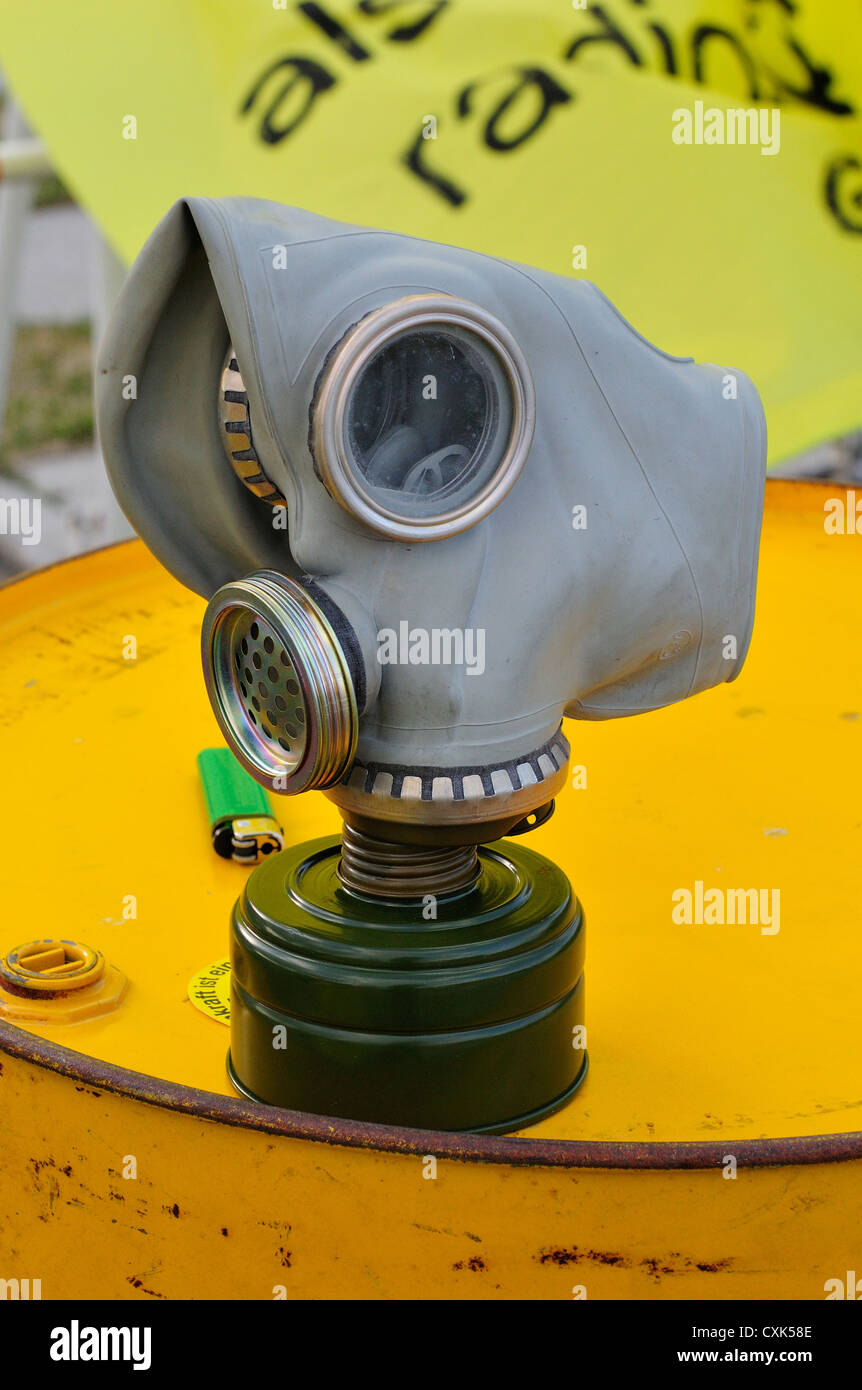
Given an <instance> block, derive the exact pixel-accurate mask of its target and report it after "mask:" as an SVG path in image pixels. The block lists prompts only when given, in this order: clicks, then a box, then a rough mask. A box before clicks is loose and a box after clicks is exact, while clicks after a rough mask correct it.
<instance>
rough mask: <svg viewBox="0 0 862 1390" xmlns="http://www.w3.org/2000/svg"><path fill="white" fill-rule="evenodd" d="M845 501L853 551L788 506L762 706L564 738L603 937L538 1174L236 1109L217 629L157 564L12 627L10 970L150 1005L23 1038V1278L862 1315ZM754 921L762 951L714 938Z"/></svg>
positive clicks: (778, 488)
mask: <svg viewBox="0 0 862 1390" xmlns="http://www.w3.org/2000/svg"><path fill="white" fill-rule="evenodd" d="M835 498H837V499H839V502H840V504H841V506H843V507H844V508H845V511H846V512H847V514H848V515H849V509H850V508H851V507H853V506H854V505H855V498H854V497H853V494H852V493H849V492H845V491H844V490H843V489H841V488H838V487H836V486H835V485H829V486H828V487H827V486H820V485H813V484H812V485H807V484H798V483H786V482H777V481H773V482H770V483H769V484H768V486H767V511H766V521H765V532H764V542H763V555H762V566H761V583H760V590H759V599H758V617H757V623H756V627H755V635H754V641H753V645H752V651H751V655H750V657H749V660H748V663H747V665H746V667H745V670H744V671H743V674H742V676H741V678H740V679H739V681H737V682H736V683H735V684H733V685H731V686H726V687H722V688H721V689H720V690H718V691H714V692H711V693H709V694H707V695H704V696H701V697H700V698H699V699H697V700H694V701H690V702H686V703H685V704H683V705H680V706H678V707H675V708H673V709H669V710H666V711H663V712H661V713H658V714H655V715H650V716H646V717H644V718H642V719H636V720H630V721H619V722H616V721H615V722H614V723H613V724H570V725H569V726H568V733H569V736H570V737H571V739H572V742H573V765H574V769H575V777H574V783H575V785H573V786H572V787H571V788H569V789H568V790H567V791H566V792H565V793H564V794H563V795H562V796H561V798H560V800H559V803H558V811H557V815H556V817H555V818H554V819H553V820H552V821H551V822H550V823H549V824H548V825H547V826H545V827H543V828H542V829H540V830H537V831H536V832H535V833H534V834H533V835H532V836H531V839H530V843H531V844H532V845H534V846H535V848H536V849H538V850H539V851H540V852H542V853H544V854H546V855H548V856H549V857H550V858H553V859H555V860H556V861H557V862H558V863H560V864H561V866H562V867H563V868H564V869H565V870H566V872H567V873H568V874H569V876H570V878H571V879H572V881H573V883H574V886H575V889H576V891H577V892H578V893H579V895H580V896H581V898H582V900H583V902H584V904H585V907H586V911H587V918H588V922H589V947H588V953H587V974H586V978H587V989H588V1029H589V1050H590V1058H591V1072H590V1076H589V1078H588V1079H587V1081H586V1083H585V1084H584V1086H583V1088H582V1089H581V1091H580V1092H579V1094H578V1095H577V1096H576V1098H575V1099H574V1100H573V1102H572V1103H571V1104H570V1105H569V1106H568V1107H567V1108H566V1109H565V1110H563V1111H562V1112H560V1113H559V1114H557V1115H555V1116H553V1117H551V1118H549V1119H547V1120H545V1121H544V1122H543V1123H541V1124H540V1125H537V1126H535V1127H534V1128H532V1129H531V1130H529V1131H526V1132H524V1134H523V1135H520V1136H515V1137H505V1138H496V1137H488V1136H480V1137H469V1136H455V1135H439V1134H431V1133H428V1132H422V1131H406V1130H399V1129H396V1128H390V1127H382V1126H377V1127H375V1126H368V1125H359V1124H352V1123H350V1122H347V1121H343V1120H339V1119H326V1118H323V1119H322V1118H319V1117H315V1116H310V1115H303V1114H295V1113H292V1112H287V1111H281V1110H274V1109H268V1108H266V1107H262V1106H255V1105H252V1104H250V1103H247V1102H246V1101H244V1100H241V1099H239V1098H237V1097H236V1096H235V1095H234V1094H233V1093H232V1091H231V1087H230V1085H229V1083H228V1082H227V1079H226V1077H225V1072H224V1056H225V1051H226V1046H227V1041H228V1031H227V1029H226V1028H225V1027H223V1025H222V1024H221V1023H219V1022H217V1021H215V1020H213V1019H211V1018H207V1017H205V1016H204V1015H203V1014H202V1013H201V1012H200V1011H199V1010H198V1009H197V1008H195V1007H194V1006H193V1005H192V1003H191V1002H190V1001H189V999H188V993H187V986H188V981H189V979H190V977H191V976H192V975H193V974H194V972H195V971H197V970H199V969H201V968H203V967H205V966H207V965H208V964H210V963H211V962H212V961H215V960H217V959H218V958H219V957H220V956H221V955H223V954H224V953H225V950H226V942H227V921H228V913H229V910H230V907H231V905H232V902H233V900H234V898H235V897H236V895H237V892H238V889H239V886H240V883H241V881H242V876H243V869H242V868H240V867H239V866H237V865H235V864H231V863H230V862H227V861H223V860H220V859H219V858H218V857H217V856H216V855H214V854H213V852H212V849H211V847H210V839H209V833H208V826H207V823H206V817H205V812H204V807H203V802H202V798H201V793H200V790H199V787H198V783H197V774H196V769H195V755H196V753H197V752H198V751H199V750H200V749H201V748H202V747H205V746H207V745H210V744H214V743H217V742H218V734H217V729H216V726H215V724H214V721H213V718H212V716H211V714H210V711H209V707H208V704H207V700H206V695H205V692H204V688H203V681H202V678H201V675H200V670H199V665H198V660H199V658H198V633H199V627H200V619H201V614H202V610H203V603H202V601H201V600H199V599H198V598H196V597H195V596H194V595H191V594H189V593H187V592H186V591H184V590H183V589H181V588H180V587H179V586H178V585H177V584H176V583H175V582H174V581H173V580H171V579H170V578H169V577H168V576H167V575H166V574H165V573H164V572H163V571H161V570H160V569H159V568H158V566H157V565H156V564H155V562H154V561H153V560H152V559H150V557H149V556H148V554H147V553H146V551H145V550H144V549H143V547H142V546H140V545H139V544H137V543H133V544H130V545H124V546H120V547H116V548H114V549H111V550H107V551H103V552H100V553H98V554H96V555H92V556H89V557H86V558H83V559H81V560H76V561H73V562H71V563H69V564H66V565H62V566H59V567H57V568H55V569H51V570H47V571H44V572H42V573H39V574H37V575H35V576H33V577H31V578H28V579H26V580H23V581H21V582H19V583H15V584H12V585H10V586H7V587H6V588H5V589H4V590H2V591H0V643H2V651H3V661H2V667H0V719H2V727H0V755H2V764H3V768H4V772H5V776H4V791H5V794H4V797H3V804H2V810H0V817H2V835H3V851H4V852H3V863H2V895H3V896H2V900H3V902H4V905H5V909H6V910H5V912H4V914H3V919H2V927H0V953H2V954H5V953H6V952H7V951H9V950H11V949H12V948H13V947H15V946H18V945H20V944H21V943H22V942H28V941H34V940H42V939H44V938H63V939H67V940H73V941H76V942H79V943H83V944H84V945H86V946H89V947H91V948H93V949H94V950H95V951H97V952H101V953H102V954H103V955H104V958H105V960H106V962H107V963H108V966H109V967H112V968H114V969H115V970H117V971H118V972H121V974H122V975H123V976H124V977H126V978H127V980H128V989H127V992H126V994H125V997H124V998H123V999H122V1002H121V1003H120V1004H119V1006H118V1007H117V1008H116V1009H114V1010H113V1011H112V1012H110V1013H106V1014H103V1015H101V1016H96V1017H90V1018H85V1019H82V1020H81V1021H78V1022H68V1021H67V1022H63V1021H58V1022H53V1021H51V1022H44V1021H42V1020H41V1019H20V1018H19V1019H18V1020H17V1021H16V1022H14V1023H13V1022H11V1021H9V1019H8V1018H7V1019H6V1021H2V1022H0V1066H2V1074H0V1130H2V1157H0V1213H2V1216H0V1278H5V1279H14V1278H18V1279H27V1278H30V1279H41V1280H42V1296H43V1297H44V1298H60V1297H92V1298H139V1299H153V1298H173V1299H176V1298H195V1299H203V1298H208V1297H227V1298H256V1299H259V1298H263V1299H271V1298H278V1297H287V1298H293V1297H318V1298H336V1297H357V1298H397V1297H408V1298H433V1297H444V1298H489V1297H498V1298H565V1299H570V1298H573V1297H587V1298H591V1299H593V1298H596V1299H598V1298H611V1299H613V1298H627V1297H636V1298H644V1299H666V1298H667V1299H670V1298H699V1299H734V1298H750V1297H753V1298H810V1299H822V1298H824V1297H825V1296H826V1294H827V1292H829V1290H830V1289H834V1287H835V1285H834V1284H831V1283H830V1281H833V1280H834V1281H841V1283H842V1284H843V1283H845V1281H846V1278H847V1271H848V1270H854V1269H856V1268H860V1267H862V1266H860V1258H862V1254H861V1253H860V1243H859V1242H860V1235H859V1233H860V1230H862V1184H860V1175H862V1132H860V1131H862V1086H860V1077H862V1067H860V1058H862V1035H860V1026H859V992H860V984H859V981H860V977H862V969H860V967H862V942H860V937H862V932H860V927H862V921H860V918H862V912H860V908H859V888H858V875H859V865H860V862H862V805H860V800H859V787H860V785H862V643H860V641H859V631H860V616H859V614H860V607H859V605H860V593H862V584H860V578H862V534H860V535H856V534H855V533H850V532H849V529H848V528H845V534H834V533H832V532H831V531H827V529H826V527H825V526H824V520H825V519H827V518H828V517H829V516H830V515H832V514H834V512H835V506H834V505H833V506H832V508H831V512H830V511H829V510H825V509H824V508H825V504H827V503H828V502H830V499H835ZM860 531H862V526H860ZM280 810H281V813H282V817H283V820H284V825H285V831H286V834H287V836H288V837H289V839H291V840H294V841H297V840H302V839H307V838H311V837H313V836H315V835H320V834H325V833H329V832H331V831H334V830H335V829H337V827H338V818H337V815H336V813H335V811H334V809H333V808H332V807H331V806H330V805H329V803H328V802H326V801H325V800H324V799H323V798H322V797H320V796H318V794H316V793H313V794H309V795H307V796H303V797H300V798H297V799H295V800H285V801H283V803H282V805H281V807H280ZM698 885H700V886H699V887H698ZM750 889H756V890H757V895H756V906H757V908H758V918H757V921H752V920H751V916H752V910H753V907H754V905H755V899H753V898H752V897H751V896H750V895H748V896H747V897H746V896H745V895H744V893H743V890H750ZM729 890H740V892H741V893H743V896H742V897H737V898H735V899H734V895H733V893H732V892H731V891H729ZM774 890H777V894H778V896H776V892H775V891H774ZM686 894H688V895H689V897H686ZM731 900H735V901H736V902H737V903H741V902H743V901H744V902H745V903H746V904H747V907H748V918H747V920H746V921H745V922H744V923H742V924H738V923H737V922H734V923H733V924H729V923H728V922H727V920H726V916H727V914H726V912H722V913H720V912H719V911H718V910H717V909H716V908H715V907H714V906H713V907H712V908H710V904H713V905H714V904H716V903H719V902H721V903H724V904H727V903H729V902H730V901H731ZM687 904H690V906H691V909H692V911H691V915H692V916H694V917H695V918H698V917H700V919H701V920H700V921H699V922H698V921H697V920H695V921H692V922H690V923H689V922H687V921H686V920H685V917H686V912H685V909H686V905H687ZM699 905H700V908H701V911H700V912H698V906H699ZM722 916H723V917H724V919H725V920H719V918H720V917H722ZM0 1017H2V1016H0Z"/></svg>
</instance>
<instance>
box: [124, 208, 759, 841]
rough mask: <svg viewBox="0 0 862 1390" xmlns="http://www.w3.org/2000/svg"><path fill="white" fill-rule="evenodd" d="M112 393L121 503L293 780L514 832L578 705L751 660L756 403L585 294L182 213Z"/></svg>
mask: <svg viewBox="0 0 862 1390" xmlns="http://www.w3.org/2000/svg"><path fill="white" fill-rule="evenodd" d="M130 380H131V381H133V383H134V389H133V390H132V391H130V390H129V382H130ZM98 383H99V384H98V418H99V429H100V435H101V443H102V447H103V450H104V455H105V459H106V462H107V466H108V470H109V473H110V476H111V479H112V482H113V486H114V489H115V491H116V493H117V496H118V498H119V501H120V503H121V505H122V507H123V509H124V511H125V512H126V515H127V516H128V517H129V520H130V521H131V523H132V525H133V526H134V527H135V529H136V530H137V531H138V532H139V534H140V535H141V536H142V537H143V539H144V540H145V541H146V543H147V545H148V546H149V547H150V549H151V550H152V551H153V552H154V554H155V555H156V556H157V557H158V559H159V560H161V562H162V563H163V564H164V565H165V566H166V567H167V568H168V569H169V570H170V571H171V573H172V574H174V575H175V576H176V577H177V578H178V579H179V580H181V581H182V582H183V583H184V584H186V585H188V586H190V587H191V588H192V589H194V590H196V591H197V592H198V593H200V594H202V595H204V596H205V597H206V598H208V599H210V606H209V609H208V610H207V616H206V620H205V623H204V635H203V654H204V668H205V673H206V677H207V682H208V688H209V691H210V695H211V698H212V700H213V705H214V709H215V711H216V715H217V717H218V719H219V721H220V723H221V726H222V729H223V731H224V733H225V735H226V737H227V739H228V741H229V743H230V744H231V746H232V747H233V748H234V751H235V752H236V753H237V755H238V756H239V757H240V759H241V761H243V762H244V764H245V765H246V767H247V768H248V769H249V770H250V771H251V772H252V773H253V774H254V775H255V776H256V777H257V778H258V779H259V780H260V781H262V782H264V783H265V784H266V785H268V786H270V787H275V789H276V790H282V791H286V792H297V791H302V790H305V789H306V788H310V787H322V788H324V789H326V791H327V794H328V795H329V796H330V797H331V798H332V800H333V801H335V802H336V803H337V804H338V805H339V807H340V808H341V809H342V810H343V811H344V812H345V814H348V815H349V816H351V817H352V818H356V817H359V818H360V819H361V818H363V817H365V818H368V819H370V820H373V821H374V822H375V823H379V822H384V823H386V824H387V825H389V826H390V827H392V828H393V833H395V832H396V830H397V828H398V827H416V826H419V825H421V826H425V827H438V829H439V830H440V834H441V836H444V837H445V836H446V835H448V836H449V837H450V838H451V839H453V840H457V839H458V838H461V839H464V840H469V839H470V838H471V837H472V838H474V839H476V840H480V839H484V838H488V835H489V827H490V828H491V829H493V830H494V832H495V833H496V832H497V831H502V830H505V829H506V827H507V826H514V825H515V824H516V823H517V822H519V821H520V820H521V819H522V818H523V817H526V816H528V815H530V814H532V813H535V812H536V811H537V809H538V808H542V807H545V806H547V805H548V804H549V802H550V801H551V800H552V798H553V796H554V794H555V792H556V791H557V790H558V789H559V788H560V786H561V785H562V784H563V782H564V780H565V777H566V770H567V759H568V752H569V750H568V744H567V742H566V739H565V738H564V736H563V734H562V731H561V721H562V719H563V716H564V715H568V716H570V717H572V718H576V719H610V718H615V717H618V716H622V715H630V714H639V713H643V712H646V711H649V710H653V709H658V708H661V707H662V706H664V705H668V704H670V703H672V702H674V701H677V700H682V699H684V698H685V697H686V696H689V695H694V694H696V693H698V692H699V691H702V690H705V689H707V688H708V687H710V686H714V685H716V684H718V683H719V682H722V681H727V680H732V679H733V678H734V677H735V676H736V675H737V674H738V672H739V670H740V668H741V665H742V662H743V660H744V657H745V654H746V651H747V648H748V644H749V640H750V636H751V629H752V623H753V615H754V597H755V584H756V573H757V555H758V543H759V534H760V523H761V511H762V501H763V485H764V466H765V451H766V438H765V425H764V417H763V411H762V408H761V405H760V401H759V399H758V396H757V392H756V391H755V389H754V387H753V386H752V384H751V382H750V381H749V380H748V379H747V378H746V377H745V376H744V375H743V374H742V373H740V372H737V371H732V370H729V369H725V368H720V367H716V366H712V365H696V364H695V363H694V362H693V361H692V360H691V359H689V358H676V357H670V356H668V355H667V354H666V353H663V352H661V351H659V350H658V349H657V348H655V347H653V346H652V345H651V344H650V343H648V342H646V341H645V340H644V339H643V338H642V337H640V336H639V334H637V333H636V332H635V331H634V330H633V329H632V328H631V326H630V325H629V324H628V323H627V322H626V321H625V320H624V319H623V318H621V317H620V315H619V314H618V313H617V311H616V310H615V309H614V307H613V306H612V305H611V304H610V303H609V302H608V300H607V299H605V298H604V296H603V295H602V294H601V293H600V292H599V291H598V290H596V289H595V288H594V287H593V286H592V285H590V284H588V283H585V282H584V281H582V280H577V279H569V278H567V277H564V276H557V275H552V274H549V273H547V272H545V271H541V270H535V269H531V268H529V267H527V266H522V265H516V264H513V263H511V262H506V261H500V260H496V259H494V258H492V257H488V256H483V255H480V254H477V253H476V252H473V251H465V250H459V249H457V248H454V247H449V246H443V245H437V244H434V243H430V242H425V241H421V240H418V239H415V238H412V237H406V236H400V235H395V234H392V233H388V232H381V231H373V230H369V229H365V228H361V227H353V226H348V225H344V224H341V223H337V222H332V221H329V220H327V219H325V218H322V217H317V216H315V215H313V214H312V213H309V212H304V211H301V210H299V209H295V208H289V207H282V206H280V205H278V204H275V203H270V202H264V201H258V200H255V199H249V198H227V199H219V200H212V199H205V198H192V199H187V200H184V201H182V202H180V203H177V204H176V205H175V206H174V207H173V208H172V209H171V211H170V212H169V213H168V215H167V216H166V217H165V219H164V220H163V221H162V222H161V224H160V225H159V226H158V227H157V228H156V230H155V232H154V233H153V235H152V236H151V237H150V239H149V241H148V242H147V244H146V246H145V247H144V249H143V251H142V252H141V254H140V256H139V257H138V260H137V261H136V263H135V265H134V267H133V269H132V271H131V273H130V275H129V278H128V280H127V283H126V285H125V287H124V289H123V292H122V294H121V297H120V300H119V303H118V305H117V307H116V310H115V313H114V317H113V320H112V323H111V326H110V329H109V332H108V334H107V337H106V340H105V343H104V345H103V350H102V354H101V363H100V371H99V374H98Z"/></svg>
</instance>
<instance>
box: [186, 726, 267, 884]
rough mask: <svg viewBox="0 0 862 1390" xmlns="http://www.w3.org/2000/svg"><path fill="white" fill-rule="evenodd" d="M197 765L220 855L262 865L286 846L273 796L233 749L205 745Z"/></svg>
mask: <svg viewBox="0 0 862 1390" xmlns="http://www.w3.org/2000/svg"><path fill="white" fill-rule="evenodd" d="M197 764H198V773H199V774H200V779H201V786H202V787H203V789H204V797H205V798H206V803H207V814H208V816H209V822H210V830H211V831H212V840H213V848H214V850H215V852H216V854H220V855H221V856H222V858H223V859H236V860H237V862H238V863H241V864H258V863H260V861H261V859H265V858H266V856H267V855H269V854H274V853H275V851H276V850H279V849H283V848H284V834H283V832H282V829H281V826H280V825H279V824H278V821H277V820H276V819H275V816H274V815H273V813H272V807H271V805H270V803H269V797H268V796H267V794H266V792H265V791H264V789H263V787H261V786H260V785H259V783H257V782H255V781H254V779H253V778H252V777H249V775H248V773H247V772H246V771H245V769H244V768H242V767H240V765H239V763H238V762H237V760H236V758H235V757H234V755H233V753H232V752H231V751H230V749H229V748H204V749H203V750H202V752H200V753H198V756H197Z"/></svg>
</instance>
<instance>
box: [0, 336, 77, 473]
mask: <svg viewBox="0 0 862 1390" xmlns="http://www.w3.org/2000/svg"><path fill="white" fill-rule="evenodd" d="M92 372H93V355H92V346H91V342H90V325H89V323H86V322H84V323H71V324H50V325H41V324H33V325H28V326H24V327H21V328H19V329H18V332H17V334H16V337H15V353H14V357H13V362H12V378H11V382H10V387H9V398H8V401H7V403H6V420H5V422H4V428H3V434H2V438H0V463H2V464H3V465H6V466H8V465H9V464H11V463H14V461H15V459H16V458H17V457H18V456H20V455H22V454H26V453H29V452H30V451H32V450H34V449H42V448H45V447H46V446H48V447H50V446H52V445H62V444H69V445H73V444H85V443H88V442H89V441H91V440H92V438H93V378H92Z"/></svg>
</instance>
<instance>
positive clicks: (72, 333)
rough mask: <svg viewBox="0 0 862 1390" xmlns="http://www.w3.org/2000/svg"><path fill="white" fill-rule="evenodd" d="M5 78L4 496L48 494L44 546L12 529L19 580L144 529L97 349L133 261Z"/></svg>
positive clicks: (0, 553) (0, 235)
mask: <svg viewBox="0 0 862 1390" xmlns="http://www.w3.org/2000/svg"><path fill="white" fill-rule="evenodd" d="M0 84H2V96H0V103H2V104H0V138H2V148H3V150H4V151H5V152H6V153H8V154H10V155H11V157H10V158H9V159H8V161H5V162H4V161H3V160H2V159H0V164H2V165H3V174H4V177H3V178H2V180H0V497H4V498H10V497H14V498H16V499H20V500H23V499H25V498H29V499H39V500H40V502H41V514H40V524H41V539H40V541H39V544H38V545H25V544H23V543H22V538H21V536H20V535H12V534H4V530H3V529H0V578H2V579H8V578H11V577H12V576H13V575H15V574H17V573H20V572H22V571H24V570H28V569H35V568H37V567H41V566H43V565H50V564H55V563H56V562H57V561H58V560H63V559H65V558H67V557H68V556H70V555H77V554H79V553H80V552H82V551H85V550H92V549H95V548H97V547H98V546H102V545H108V544H110V543H111V542H113V541H117V540H121V539H123V538H124V537H126V536H130V535H131V534H132V532H131V528H130V527H129V525H128V523H127V521H126V519H125V517H124V516H123V514H122V512H121V511H120V509H119V507H118V506H117V503H116V502H115V500H114V496H113V493H112V492H111V488H110V485H109V483H108V479H107V475H106V473H105V470H104V467H103V465H102V460H101V457H100V455H99V451H98V447H97V445H96V441H95V436H94V428H93V362H94V359H95V351H96V345H97V343H98V340H99V337H100V335H101V333H102V331H103V328H104V325H105V322H106V319H107V316H108V314H109V312H110V308H111V304H112V303H113V299H114V297H115V295H116V293H117V290H118V289H119V286H120V284H121V283H122V277H123V274H124V267H123V265H122V263H121V262H120V261H119V259H118V258H117V257H116V256H115V255H114V253H113V251H112V250H111V249H110V247H109V246H108V244H107V243H106V242H105V240H104V238H103V237H102V234H101V232H100V231H99V229H98V227H97V226H96V225H95V223H94V222H93V221H92V220H91V219H90V218H89V217H88V215H87V214H86V213H85V212H84V211H83V209H82V208H80V207H79V206H78V205H77V204H76V203H75V201H74V199H73V198H72V197H71V195H70V194H69V192H68V190H67V189H66V188H65V186H64V184H63V183H62V181H61V179H60V178H59V177H58V176H57V174H56V173H55V172H54V170H53V169H52V167H51V162H50V158H49V156H48V155H47V152H45V151H44V147H43V146H42V145H41V142H39V141H37V140H35V139H34V138H33V137H32V136H31V134H30V132H29V130H28V127H27V124H26V122H25V120H24V117H23V116H22V114H21V112H20V110H19V109H18V108H17V106H16V104H15V101H14V98H13V97H12V96H11V94H10V93H9V91H8V88H7V87H6V85H5V82H4V81H3V78H2V74H0Z"/></svg>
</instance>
